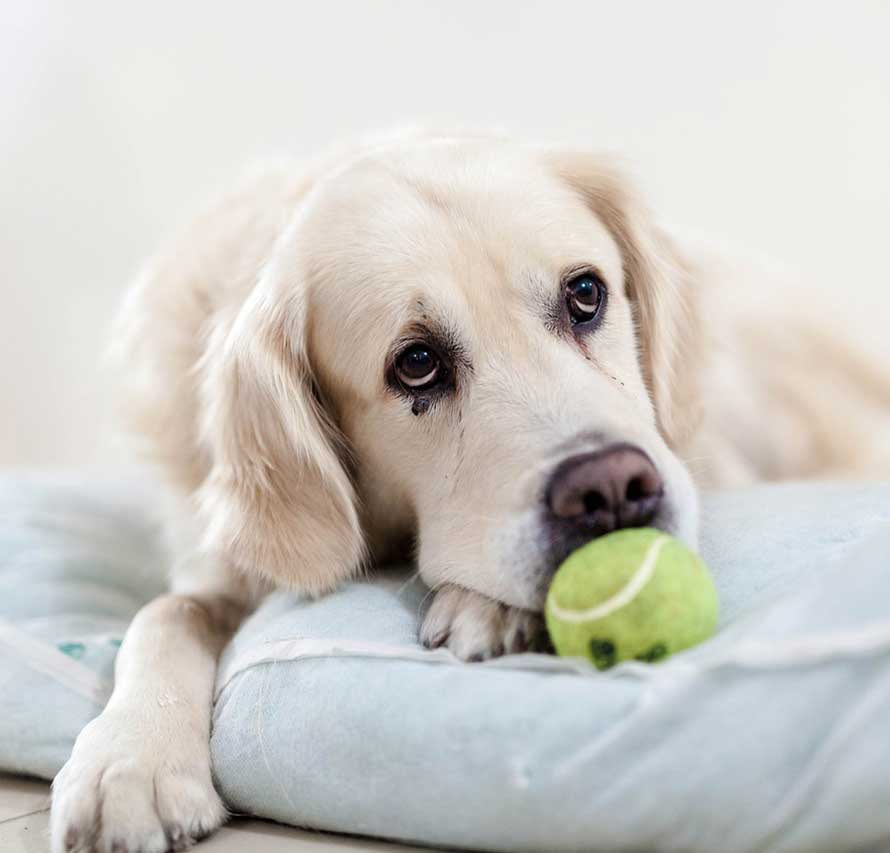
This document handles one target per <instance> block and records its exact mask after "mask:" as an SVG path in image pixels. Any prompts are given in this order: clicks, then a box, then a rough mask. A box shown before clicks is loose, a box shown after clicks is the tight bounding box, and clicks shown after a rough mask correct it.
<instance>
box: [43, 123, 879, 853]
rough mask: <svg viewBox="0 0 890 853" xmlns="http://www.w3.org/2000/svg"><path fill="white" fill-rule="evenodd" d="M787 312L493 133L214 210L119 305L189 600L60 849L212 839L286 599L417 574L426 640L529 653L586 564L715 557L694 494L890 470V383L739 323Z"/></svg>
mask: <svg viewBox="0 0 890 853" xmlns="http://www.w3.org/2000/svg"><path fill="white" fill-rule="evenodd" d="M775 289H776V288H772V287H771V286H769V285H768V284H767V283H765V282H764V280H762V279H760V280H758V279H756V278H755V279H750V278H749V279H746V278H745V277H744V276H741V275H739V273H738V272H737V271H736V270H735V269H734V268H733V267H732V265H723V266H722V267H721V265H720V262H719V260H718V259H715V258H714V257H709V256H708V252H707V251H706V250H704V249H700V248H696V247H694V246H693V247H691V248H690V247H689V246H686V245H685V244H683V242H682V241H680V240H677V239H676V238H675V237H673V236H671V235H670V234H669V233H668V232H667V231H666V230H665V229H664V228H662V227H661V226H659V224H658V223H657V222H656V221H655V220H654V219H653V217H652V215H651V214H650V212H649V211H648V209H647V207H646V205H645V204H644V203H643V201H642V200H641V199H640V198H639V196H638V195H637V193H636V191H635V189H634V188H633V187H632V186H631V184H630V183H629V182H628V180H627V179H626V178H625V177H624V176H623V174H622V172H621V171H620V169H618V168H616V166H615V165H614V163H613V162H612V161H611V160H609V159H608V158H606V157H602V156H598V155H595V154H592V153H588V152H585V151H577V150H564V149H558V148H554V147H552V146H540V145H531V144H526V143H522V142H519V141H516V140H513V139H510V138H506V137H503V136H498V135H496V134H492V135H485V134H472V133H468V134H453V135H447V134H435V133H423V132H416V133H402V134H397V135H395V136H392V137H389V138H384V139H379V140H375V141H371V142H367V143H364V144H362V145H359V146H356V147H354V148H348V149H341V150H338V151H336V152H334V153H333V154H330V155H328V156H326V157H323V158H321V159H319V160H318V161H314V162H312V163H309V164H306V165H304V166H302V167H300V168H289V167H275V168H269V169H268V170H265V171H264V172H262V173H261V174H259V175H256V176H254V177H253V178H252V179H251V180H250V181H248V182H247V183H246V184H245V185H243V186H241V187H240V188H239V189H237V190H236V191H234V192H233V193H232V194H230V195H228V196H226V197H224V198H223V199H221V200H220V201H219V202H218V203H217V204H216V205H215V206H213V207H212V208H211V209H210V210H209V211H208V212H207V213H205V214H204V215H203V216H202V217H200V218H198V219H197V221H196V222H195V223H194V224H193V225H192V226H191V227H190V228H189V229H188V230H186V231H185V233H184V234H183V235H182V236H181V237H180V238H179V239H178V240H177V241H175V242H174V244H173V245H172V247H171V248H170V249H169V250H168V251H167V252H166V253H164V254H162V255H160V256H159V257H158V258H156V259H155V260H154V261H153V262H152V263H151V264H150V265H149V266H148V267H147V268H146V269H145V270H144V271H143V273H142V274H141V275H140V277H139V278H138V280H137V281H136V282H135V284H134V286H133V287H132V288H131V290H130V291H129V295H128V297H127V299H126V303H125V305H124V309H123V312H122V318H121V321H120V324H119V328H118V332H117V336H116V342H117V343H116V349H117V352H118V355H119V361H120V363H121V364H122V365H123V369H124V378H125V380H126V381H125V385H126V389H127V399H126V401H125V406H124V408H125V411H126V413H127V414H128V415H129V417H130V419H131V423H132V425H133V427H134V428H135V430H136V432H137V433H138V434H139V435H140V436H141V437H142V438H143V439H144V446H145V450H146V452H147V453H148V454H149V455H150V457H151V458H152V459H153V461H154V462H155V463H157V465H158V466H159V468H160V470H161V471H162V473H163V475H164V477H165V479H166V481H167V483H168V484H169V486H170V488H171V491H172V493H173V494H174V495H175V498H174V499H173V503H172V504H171V512H170V514H169V517H170V524H169V527H168V532H169V537H170V545H171V553H172V555H173V557H172V566H170V567H160V566H159V567H158V570H159V571H161V570H162V568H163V570H169V571H170V577H171V585H170V589H171V591H170V593H169V594H167V595H164V596H162V597H160V598H158V599H156V600H154V601H152V602H151V603H149V604H148V605H147V606H145V607H144V608H143V609H142V610H141V611H140V612H139V614H138V615H137V616H136V618H135V619H134V620H133V623H132V625H131V627H130V629H129V631H128V632H127V635H126V638H125V640H124V642H123V645H122V647H121V649H120V653H119V655H118V659H117V664H116V678H115V687H114V692H113V694H112V696H111V699H110V700H109V702H108V705H107V707H106V709H105V710H104V711H103V712H102V714H101V715H100V716H99V717H98V718H96V719H95V720H93V721H92V722H91V723H90V724H89V725H87V726H86V728H85V729H84V730H83V732H82V733H81V734H80V736H79V738H78V739H77V742H76V744H75V746H74V750H73V753H72V755H71V757H70V759H69V761H68V762H67V764H66V765H65V766H64V768H63V769H62V770H61V771H60V773H59V774H58V776H57V777H56V779H55V781H54V783H53V802H52V818H51V835H52V847H53V849H54V850H55V851H58V853H61V851H65V853H73V851H88V850H89V851H92V850H100V851H109V853H110V852H111V851H113V853H125V851H128V853H135V851H147V853H159V851H165V850H169V849H172V850H180V849H183V848H185V847H187V846H189V845H190V844H191V843H193V842H194V841H195V840H196V839H199V838H201V837H203V836H205V835H206V834H208V833H210V832H212V831H213V830H214V829H216V828H217V827H218V826H219V825H220V824H221V823H222V822H223V820H224V818H225V814H226V813H225V808H224V806H223V803H222V802H221V800H220V798H219V796H218V795H217V793H216V792H215V790H214V787H213V783H212V780H211V772H210V755H209V743H208V741H209V731H210V719H211V705H212V691H213V682H214V676H215V668H216V661H217V657H218V655H219V653H220V650H221V649H222V648H223V646H224V644H225V643H226V641H227V640H228V638H229V637H230V636H231V635H232V633H233V632H234V630H235V629H236V628H237V626H238V624H239V622H240V621H241V620H242V619H243V618H244V616H245V614H247V613H249V612H250V610H251V609H252V608H253V607H254V606H255V605H256V603H257V602H258V601H259V600H260V599H261V598H262V596H263V595H265V594H266V593H268V592H269V591H270V590H271V589H273V588H275V587H287V588H290V589H294V590H299V591H300V592H301V593H304V594H306V595H308V596H319V595H322V594H324V593H326V592H328V591H330V590H333V589H335V588H336V587H337V586H338V584H341V583H342V582H344V581H346V580H348V579H349V578H352V577H355V576H356V575H357V574H359V573H360V572H362V571H364V570H365V569H366V568H367V567H368V566H371V565H373V564H379V563H382V562H388V561H391V560H397V559H400V558H403V557H404V556H405V555H410V554H413V556H414V557H415V559H416V564H417V568H418V571H419V574H420V576H421V577H422V578H423V580H424V581H425V582H426V583H427V584H428V585H429V587H430V589H431V590H432V591H433V598H432V603H431V606H430V607H429V610H428V612H427V613H426V615H425V618H424V620H423V623H422V626H421V628H420V634H421V639H422V641H423V642H424V643H425V645H427V646H428V647H431V648H432V647H438V646H444V647H447V648H448V649H450V650H451V651H452V652H453V653H454V654H455V656H456V657H457V658H461V659H464V660H467V661H474V660H482V659H485V658H488V657H491V656H494V655H499V654H506V653H512V652H519V651H523V650H527V649H529V648H533V647H534V645H535V642H536V637H537V636H539V633H540V628H541V616H540V612H541V609H542V604H543V600H544V595H545V591H546V589H547V586H548V583H549V581H550V578H551V576H552V574H553V572H554V570H555V568H556V566H557V565H558V564H559V563H560V562H561V560H562V559H563V558H564V557H565V556H566V555H567V554H568V553H569V552H570V551H571V550H573V549H574V548H576V547H578V546H579V545H580V544H582V543H583V542H586V541H588V540H590V539H591V538H594V537H596V536H599V535H601V534H604V533H607V532H609V531H612V530H615V529H617V528H621V527H628V526H640V525H653V526H655V527H658V528H661V529H663V530H665V531H668V532H670V533H671V534H673V535H675V536H677V537H679V538H680V539H682V540H684V541H686V542H687V543H689V544H690V545H692V546H694V545H695V542H696V535H697V489H698V488H699V487H700V486H702V485H709V486H715V485H724V486H725V485H737V484H742V483H747V482H752V481H754V480H758V479H777V478H782V477H788V476H811V475H836V474H847V475H875V474H877V473H886V472H887V471H890V457H888V454H890V449H888V446H887V445H888V442H886V441H885V440H882V439H881V438H880V436H881V429H883V436H884V438H885V439H886V436H887V435H888V429H887V426H888V419H887V412H888V411H890V381H888V379H887V376H886V375H885V374H884V373H883V372H882V370H881V369H880V367H879V366H876V365H874V364H871V363H869V362H868V361H866V360H864V359H859V358H858V357H856V356H855V355H854V354H853V353H852V350H851V349H850V348H849V347H847V346H846V345H845V344H843V343H842V342H841V343H839V342H837V341H832V340H831V338H830V336H827V335H826V334H825V333H824V332H823V331H820V330H818V329H816V328H814V327H810V326H808V325H807V324H806V323H804V322H803V321H802V320H801V317H800V316H799V315H800V312H799V311H798V310H797V309H796V307H795V306H791V309H790V310H786V311H785V312H784V313H778V312H775V313H771V312H768V311H767V312H766V313H764V309H763V307H762V305H761V306H758V309H757V310H756V311H754V312H753V313H750V312H749V313H748V314H747V315H746V314H745V312H744V311H743V310H742V309H741V308H739V305H740V304H741V302H742V301H744V300H743V299H742V297H744V296H746V295H748V296H750V295H752V294H760V295H761V296H762V294H763V293H764V292H765V291H770V290H775ZM755 301H756V300H755ZM879 425H880V429H879V428H878V426H879Z"/></svg>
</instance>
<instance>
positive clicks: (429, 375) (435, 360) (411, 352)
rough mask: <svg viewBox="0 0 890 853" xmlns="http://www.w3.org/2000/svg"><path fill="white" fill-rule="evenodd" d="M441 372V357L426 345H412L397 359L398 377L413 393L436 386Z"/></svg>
mask: <svg viewBox="0 0 890 853" xmlns="http://www.w3.org/2000/svg"><path fill="white" fill-rule="evenodd" d="M439 371H440V361H439V356H438V355H436V352H435V351H434V350H433V349H431V348H430V347H428V346H426V345H425V344H412V345H411V346H410V347H408V349H406V350H404V351H403V352H402V353H401V354H400V355H399V357H398V358H397V359H396V376H398V378H399V382H401V383H402V385H404V386H405V387H406V388H409V389H410V390H412V391H422V390H423V389H425V388H429V387H430V386H431V385H434V384H435V383H436V380H437V379H438V378H439Z"/></svg>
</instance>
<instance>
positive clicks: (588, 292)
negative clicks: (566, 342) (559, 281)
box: [566, 272, 605, 325]
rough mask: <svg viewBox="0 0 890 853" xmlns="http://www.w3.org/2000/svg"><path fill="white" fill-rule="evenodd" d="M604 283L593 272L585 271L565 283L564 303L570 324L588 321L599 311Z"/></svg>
mask: <svg viewBox="0 0 890 853" xmlns="http://www.w3.org/2000/svg"><path fill="white" fill-rule="evenodd" d="M604 290H605V288H604V285H603V283H602V281H601V280H600V278H599V276H597V275H596V274H595V273H591V272H585V273H581V274H580V275H576V276H575V277H574V278H572V279H569V281H568V282H567V283H566V304H567V305H568V308H569V316H570V317H571V318H572V324H573V325H574V324H576V323H589V322H590V321H591V320H593V319H594V318H595V317H596V316H597V314H599V312H600V308H601V307H602V304H603V293H604Z"/></svg>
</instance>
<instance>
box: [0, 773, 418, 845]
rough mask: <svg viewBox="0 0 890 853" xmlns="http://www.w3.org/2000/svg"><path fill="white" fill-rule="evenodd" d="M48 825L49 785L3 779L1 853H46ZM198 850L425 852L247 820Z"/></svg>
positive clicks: (0, 776) (225, 829) (0, 792)
mask: <svg viewBox="0 0 890 853" xmlns="http://www.w3.org/2000/svg"><path fill="white" fill-rule="evenodd" d="M48 825H49V786H48V785H47V784H46V783H45V782H37V781H33V780H31V779H22V778H20V777H16V776H6V775H3V774H0V853H47V851H48V850H49V836H48V832H47V827H48ZM195 849H196V850H197V851H198V853H243V851H245V850H249V851H250V853H279V851H281V853H284V851H287V853H310V851H313V853H314V851H319V853H412V851H414V853H421V850H420V848H417V847H406V846H403V845H398V844H387V843H384V842H381V841H366V840H364V839H361V838H353V837H350V836H344V835H331V834H329V833H323V832H309V831H306V830H302V829H295V828H293V827H289V826H281V825H279V824H277V823H270V822H269V821H264V820H243V819H238V820H233V821H232V822H231V823H229V824H228V825H227V826H225V827H223V829H221V830H220V831H219V832H217V833H216V834H215V835H213V836H211V837H210V838H208V839H207V840H206V841H204V842H202V843H201V844H199V845H198V847H197V848H195ZM424 851H426V853H428V851H429V848H424Z"/></svg>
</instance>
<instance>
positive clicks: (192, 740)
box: [50, 585, 249, 853]
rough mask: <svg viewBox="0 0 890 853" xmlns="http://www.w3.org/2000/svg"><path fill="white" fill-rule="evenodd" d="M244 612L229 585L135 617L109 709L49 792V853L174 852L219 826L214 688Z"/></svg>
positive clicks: (244, 602)
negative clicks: (220, 662) (213, 759)
mask: <svg viewBox="0 0 890 853" xmlns="http://www.w3.org/2000/svg"><path fill="white" fill-rule="evenodd" d="M217 589H218V587H217ZM236 590H238V591H236ZM248 602H249V596H248V595H247V594H246V593H245V592H244V590H243V588H242V589H240V590H239V587H238V585H232V589H229V588H226V590H225V594H221V593H220V592H218V591H214V592H208V593H206V594H189V595H177V594H170V595H164V596H162V597H160V598H157V599H155V600H154V601H152V602H150V603H149V604H147V605H146V606H145V607H143V609H142V610H140V611H139V613H138V614H137V615H136V618H135V619H134V620H133V622H132V624H131V625H130V628H129V630H128V631H127V634H126V637H125V639H124V642H123V645H122V646H121V649H120V652H119V654H118V658H117V663H116V667H115V686H114V692H113V693H112V696H111V699H110V700H109V701H108V705H107V706H106V708H105V710H104V711H103V712H102V713H101V714H100V715H99V716H98V717H96V719H94V720H93V721H92V722H91V723H89V725H87V726H86V727H85V728H84V729H83V731H82V732H81V733H80V736H79V737H78V738H77V742H76V743H75V745H74V750H73V752H72V754H71V757H70V759H69V760H68V762H67V763H66V764H65V766H64V767H63V768H62V770H61V771H60V772H59V774H58V776H56V778H55V781H54V782H53V797H52V818H51V824H50V827H51V835H52V850H53V851H54V853H62V851H64V853H75V851H77V853H81V851H83V852H84V853H86V851H102V853H106V851H107V853H135V851H141V853H161V851H165V850H171V849H172V850H180V849H184V848H185V847H188V846H189V845H190V844H191V843H192V842H193V841H194V840H195V839H197V838H200V837H201V836H204V835H206V834H207V833H209V832H212V831H213V830H214V829H216V828H217V827H218V826H219V825H220V824H221V823H222V822H223V820H224V819H225V808H224V807H223V804H222V801H221V800H220V798H219V796H218V795H217V793H216V791H215V790H214V788H213V783H212V781H211V777H210V745H209V739H210V715H211V707H212V701H213V684H214V677H215V674H216V664H217V658H218V656H219V653H220V651H221V649H222V647H223V646H224V645H225V643H226V641H227V640H228V638H229V637H230V636H231V634H232V632H233V631H234V630H235V628H236V627H237V625H238V623H239V622H240V621H241V619H242V618H243V616H244V614H245V611H246V609H247V607H248Z"/></svg>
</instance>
